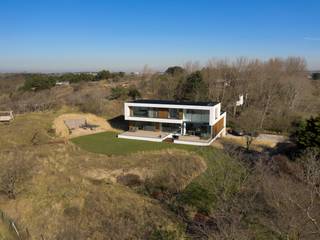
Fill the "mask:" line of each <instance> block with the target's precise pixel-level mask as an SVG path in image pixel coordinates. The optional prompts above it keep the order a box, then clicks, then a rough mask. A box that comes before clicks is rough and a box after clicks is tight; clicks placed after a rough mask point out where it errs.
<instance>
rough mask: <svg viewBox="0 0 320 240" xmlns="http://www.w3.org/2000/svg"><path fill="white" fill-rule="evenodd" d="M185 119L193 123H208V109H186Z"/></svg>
mask: <svg viewBox="0 0 320 240" xmlns="http://www.w3.org/2000/svg"><path fill="white" fill-rule="evenodd" d="M186 121H188V122H194V123H208V122H209V111H208V110H189V109H188V110H187V113H186Z"/></svg>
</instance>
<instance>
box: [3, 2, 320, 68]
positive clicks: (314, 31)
mask: <svg viewBox="0 0 320 240" xmlns="http://www.w3.org/2000/svg"><path fill="white" fill-rule="evenodd" d="M319 9H320V1H319V0H308V1H304V0H300V1H298V0H290V1H289V0H268V1H267V0H264V1H262V0H261V1H260V0H255V1H254V0H252V1H249V0H247V1H246V0H238V1H236V0H234V1H232V0H225V1H215V0H171V1H169V0H158V1H156V0H153V1H152V0H86V1H85V0H64V1H63V0H46V1H45V0H20V1H19V0H1V1H0V13H1V14H0V71H54V72H57V71H87V70H100V69H111V70H114V71H118V70H124V71H139V70H141V69H142V68H143V66H144V65H145V64H148V66H149V67H151V68H153V69H157V70H162V69H164V68H166V67H167V66H170V65H182V64H184V63H185V62H187V61H199V62H200V63H201V64H205V63H206V61H207V60H208V59H211V58H231V59H232V58H235V57H239V56H245V57H250V58H254V57H258V58H262V59H266V58H269V57H275V56H279V57H287V56H302V57H305V58H306V60H307V62H308V66H309V68H310V69H320V31H319V30H320V14H319Z"/></svg>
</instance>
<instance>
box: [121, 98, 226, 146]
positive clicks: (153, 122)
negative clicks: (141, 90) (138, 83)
mask: <svg viewBox="0 0 320 240" xmlns="http://www.w3.org/2000/svg"><path fill="white" fill-rule="evenodd" d="M124 118H125V120H126V121H128V126H129V127H128V131H127V132H124V133H122V134H119V135H118V137H119V138H126V139H136V140H147V141H154V142H162V141H167V142H173V143H178V144H189V145H198V146H208V145H210V144H211V143H212V142H213V141H214V140H215V139H216V138H218V137H220V136H223V135H224V134H225V131H226V113H225V112H221V104H220V103H218V102H188V101H167V100H135V101H130V102H126V103H124Z"/></svg>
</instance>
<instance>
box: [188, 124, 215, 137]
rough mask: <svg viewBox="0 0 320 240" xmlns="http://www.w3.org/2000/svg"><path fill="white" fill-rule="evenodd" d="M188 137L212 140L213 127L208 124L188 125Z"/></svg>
mask: <svg viewBox="0 0 320 240" xmlns="http://www.w3.org/2000/svg"><path fill="white" fill-rule="evenodd" d="M186 135H193V136H198V137H200V138H210V137H211V127H210V126H209V125H208V124H203V123H186Z"/></svg>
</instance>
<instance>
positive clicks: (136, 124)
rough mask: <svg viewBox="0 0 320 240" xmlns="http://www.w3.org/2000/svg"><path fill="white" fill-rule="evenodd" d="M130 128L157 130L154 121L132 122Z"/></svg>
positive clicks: (133, 129) (132, 129)
mask: <svg viewBox="0 0 320 240" xmlns="http://www.w3.org/2000/svg"><path fill="white" fill-rule="evenodd" d="M129 130H131V131H135V130H145V131H156V124H155V123H154V122H138V121H137V122H130V123H129Z"/></svg>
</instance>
